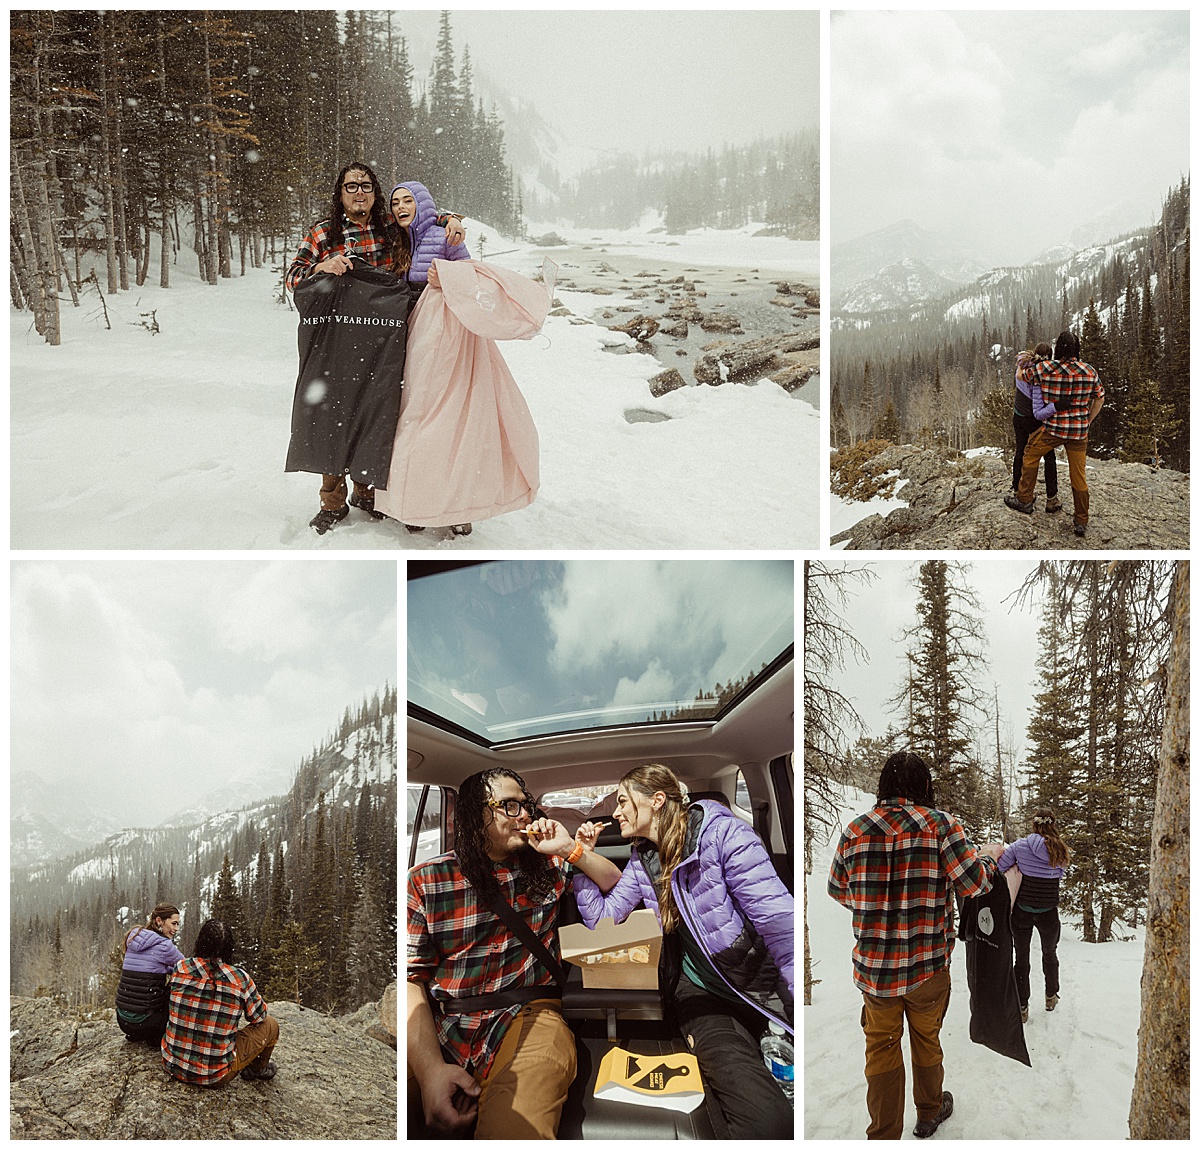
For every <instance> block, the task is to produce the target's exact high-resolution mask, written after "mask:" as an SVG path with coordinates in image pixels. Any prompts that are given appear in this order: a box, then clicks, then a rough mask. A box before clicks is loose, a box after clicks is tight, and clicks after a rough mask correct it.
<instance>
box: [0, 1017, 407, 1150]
mask: <svg viewBox="0 0 1200 1150" xmlns="http://www.w3.org/2000/svg"><path fill="white" fill-rule="evenodd" d="M11 1001H12V1008H11V1017H10V1026H9V1029H10V1031H11V1032H12V1037H11V1038H10V1040H9V1058H10V1072H9V1077H10V1080H11V1085H10V1090H9V1098H10V1107H9V1113H10V1117H9V1134H10V1137H11V1138H13V1139H24V1138H163V1139H171V1140H172V1141H174V1140H177V1139H180V1138H187V1139H201V1138H221V1139H223V1138H314V1139H315V1138H338V1139H341V1138H381V1139H383V1138H386V1139H389V1140H392V1139H395V1138H396V1136H397V1131H398V1127H397V1122H396V1052H395V1050H394V1049H392V1047H391V1046H389V1045H386V1044H385V1043H384V1042H382V1041H376V1040H375V1039H373V1038H369V1037H367V1036H366V1031H364V1030H363V1029H362V1027H361V1026H360V1025H355V1024H354V1022H352V1021H351V1019H354V1020H358V1019H359V1015H357V1014H356V1015H353V1016H351V1019H343V1020H338V1019H334V1018H329V1017H327V1016H326V1015H323V1014H320V1013H318V1012H316V1011H313V1010H305V1009H304V1008H303V1007H300V1006H297V1005H296V1004H295V1003H294V1002H273V1003H271V1005H270V1012H271V1014H272V1016H273V1017H275V1018H276V1019H277V1020H278V1021H279V1029H280V1037H279V1045H278V1046H277V1047H276V1048H275V1050H276V1053H275V1056H274V1061H275V1063H276V1065H277V1066H278V1073H277V1074H276V1076H275V1078H274V1080H273V1081H271V1082H249V1081H247V1080H246V1079H244V1078H242V1077H241V1076H240V1075H239V1076H238V1077H237V1078H235V1079H234V1080H233V1081H231V1082H229V1083H227V1084H225V1085H224V1086H220V1087H216V1088H205V1087H201V1086H189V1085H187V1084H186V1083H183V1082H179V1081H176V1080H175V1079H174V1078H171V1077H170V1076H169V1075H168V1074H167V1073H166V1072H165V1071H164V1070H163V1067H162V1058H161V1057H160V1055H159V1053H158V1051H157V1050H154V1049H151V1048H150V1047H148V1046H146V1045H145V1044H144V1043H141V1042H127V1041H126V1040H125V1036H124V1035H123V1034H122V1033H121V1031H120V1030H118V1029H117V1024H116V1022H115V1021H114V1019H113V1011H112V1010H103V1011H99V1012H95V1013H93V1014H92V1015H90V1016H88V1017H87V1018H86V1019H83V1020H80V1019H78V1018H77V1017H76V1015H75V1012H73V1011H70V1010H68V1009H67V1008H66V1007H64V1006H62V1005H61V1004H60V1003H59V1002H58V1001H57V1000H55V999H52V998H18V997H15V996H14V997H13V998H12V1000H11ZM361 1013H362V1012H359V1014H361ZM369 1015H370V1022H371V1024H373V1025H375V1024H378V1023H379V1022H380V1020H381V1014H380V1011H379V1009H378V1008H372V1009H371V1011H370V1012H369ZM394 1018H395V1015H394V1000H393V1014H392V1023H391V1025H392V1028H393V1030H394V1027H395V1021H394ZM393 1041H394V1039H393Z"/></svg>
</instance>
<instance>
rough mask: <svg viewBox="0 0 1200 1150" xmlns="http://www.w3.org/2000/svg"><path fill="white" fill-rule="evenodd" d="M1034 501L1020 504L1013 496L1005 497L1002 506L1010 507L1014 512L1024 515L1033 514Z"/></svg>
mask: <svg viewBox="0 0 1200 1150" xmlns="http://www.w3.org/2000/svg"><path fill="white" fill-rule="evenodd" d="M1034 502H1036V501H1035V500H1030V501H1029V502H1028V503H1022V502H1021V501H1020V500H1019V499H1018V498H1017V497H1016V496H1015V495H1006V496H1005V497H1004V505H1005V506H1006V507H1011V508H1012V509H1013V510H1014V511H1021V512H1024V514H1026V515H1032V514H1033V504H1034Z"/></svg>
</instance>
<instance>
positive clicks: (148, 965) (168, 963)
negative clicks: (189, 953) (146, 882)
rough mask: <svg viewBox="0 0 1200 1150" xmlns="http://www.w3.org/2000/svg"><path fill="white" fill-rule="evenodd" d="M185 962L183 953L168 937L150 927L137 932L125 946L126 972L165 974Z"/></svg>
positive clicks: (123, 964)
mask: <svg viewBox="0 0 1200 1150" xmlns="http://www.w3.org/2000/svg"><path fill="white" fill-rule="evenodd" d="M182 961H183V951H181V950H180V949H179V948H178V947H177V946H176V945H175V944H174V943H173V942H172V941H171V940H170V939H169V938H167V937H166V935H162V934H157V933H156V932H155V931H152V930H151V929H150V928H149V927H148V926H147V927H143V928H142V929H141V930H138V931H135V932H134V933H133V934H131V935H130V936H129V941H128V942H127V943H126V944H125V960H124V962H122V963H121V966H122V967H123V968H124V969H125V970H143V971H153V972H155V973H162V974H165V973H167V971H170V970H174V969H175V964H176V963H177V962H182Z"/></svg>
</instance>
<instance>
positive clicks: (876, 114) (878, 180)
mask: <svg viewBox="0 0 1200 1150" xmlns="http://www.w3.org/2000/svg"><path fill="white" fill-rule="evenodd" d="M830 35H831V41H830V50H831V59H832V62H831V77H830V95H831V103H830V149H831V156H830V159H831V171H830V178H831V202H830V211H831V238H832V241H833V242H834V243H837V242H839V241H842V240H848V239H853V238H855V237H857V236H859V235H862V234H864V233H867V232H870V231H874V230H875V229H877V228H882V227H885V226H887V225H888V224H892V223H896V222H898V221H900V220H904V219H912V220H913V221H915V222H916V223H917V224H918V225H920V226H921V227H924V228H927V229H930V230H933V231H937V232H939V233H942V234H944V235H949V236H951V237H954V238H957V239H958V240H960V241H961V243H962V244H963V246H964V247H965V248H966V249H967V250H968V251H969V252H972V253H977V254H978V256H979V258H981V259H983V260H985V261H986V262H992V263H1021V262H1024V261H1026V260H1028V259H1030V258H1032V257H1033V256H1035V255H1037V254H1039V253H1040V252H1042V251H1044V250H1045V249H1046V248H1048V247H1050V246H1051V245H1053V244H1056V243H1062V242H1066V241H1068V240H1069V238H1070V234H1071V232H1072V230H1073V229H1074V228H1075V227H1076V226H1077V225H1080V224H1083V223H1085V222H1086V221H1088V220H1090V219H1092V218H1094V217H1096V216H1099V215H1101V214H1104V213H1107V212H1108V211H1110V210H1111V209H1113V208H1115V207H1117V206H1118V205H1125V209H1124V212H1123V216H1124V217H1125V218H1127V219H1128V221H1129V222H1128V223H1127V224H1125V229H1126V230H1128V229H1130V228H1133V227H1137V226H1145V225H1149V224H1151V223H1153V222H1154V221H1155V219H1156V217H1157V214H1158V211H1159V209H1160V208H1161V205H1162V200H1163V197H1164V196H1165V194H1166V192H1167V191H1168V189H1169V188H1170V187H1171V186H1173V185H1177V184H1178V183H1179V181H1180V178H1181V176H1183V175H1185V174H1186V173H1187V172H1188V170H1189V157H1188V143H1189V125H1188V109H1189V91H1188V69H1189V57H1188V36H1189V31H1188V13H1187V12H981V13H974V12H857V11H856V12H835V13H833V14H832V16H831V24H830ZM1105 238H1108V237H1107V236H1106V237H1105Z"/></svg>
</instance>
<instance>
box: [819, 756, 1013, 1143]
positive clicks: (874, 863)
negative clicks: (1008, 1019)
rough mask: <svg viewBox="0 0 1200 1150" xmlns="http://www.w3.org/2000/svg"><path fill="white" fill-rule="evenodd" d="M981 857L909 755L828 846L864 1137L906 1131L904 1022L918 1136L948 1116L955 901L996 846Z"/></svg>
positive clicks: (891, 766)
mask: <svg viewBox="0 0 1200 1150" xmlns="http://www.w3.org/2000/svg"><path fill="white" fill-rule="evenodd" d="M983 850H984V852H985V853H984V854H983V855H981V854H980V853H979V852H978V851H977V850H976V849H975V847H974V846H972V845H971V842H970V840H969V839H968V838H967V834H966V832H965V831H964V830H963V828H962V827H961V826H960V825H959V824H958V823H957V822H956V821H955V820H954V819H953V818H951V817H950V815H948V814H946V813H945V811H939V810H938V809H937V808H936V806H935V805H934V796H933V778H932V776H931V775H930V773H929V767H928V766H926V764H925V761H924V760H923V759H922V758H921V757H920V756H919V755H914V754H912V753H910V752H907V751H900V752H897V753H896V754H894V755H891V756H890V757H889V758H888V760H887V762H885V763H884V765H883V770H882V771H881V772H880V775H879V790H878V801H877V802H876V804H875V806H874V808H873V809H872V810H870V811H868V812H867V813H866V814H863V815H859V816H858V818H856V819H854V820H853V821H852V822H851V823H850V825H849V826H848V827H846V829H845V831H843V832H842V837H841V840H840V841H839V842H838V847H837V851H836V852H835V853H834V856H833V865H832V866H831V867H830V870H829V893H830V894H831V895H832V896H833V897H834V898H835V899H837V900H838V902H840V903H841V904H842V905H843V906H845V907H848V908H849V909H850V910H851V911H852V912H853V914H854V937H855V945H854V985H855V986H857V987H858V989H859V990H861V991H862V996H863V1012H862V1027H863V1031H864V1032H865V1034H866V1039H867V1068H866V1077H867V1110H868V1112H869V1114H870V1118H871V1122H870V1125H869V1126H868V1127H867V1137H868V1138H899V1137H900V1136H901V1133H902V1131H903V1128H904V1055H903V1053H902V1052H901V1049H900V1039H901V1037H902V1036H903V1033H904V1021H905V1019H907V1020H908V1035H909V1045H910V1047H911V1051H912V1064H913V1100H914V1101H915V1102H916V1106H917V1125H916V1127H915V1128H914V1130H913V1134H915V1135H916V1136H917V1137H918V1138H928V1137H929V1136H930V1135H931V1134H932V1133H933V1132H934V1131H935V1130H936V1129H937V1128H938V1126H940V1125H941V1123H942V1122H944V1121H945V1120H946V1119H947V1118H949V1117H950V1114H951V1112H952V1111H953V1109H954V1098H953V1096H952V1095H951V1093H950V1091H948V1090H943V1089H942V1082H943V1078H944V1074H943V1069H942V1046H941V1041H940V1034H941V1029H942V1019H943V1018H944V1017H945V1014H946V1007H947V1006H948V1005H949V1003H950V954H951V951H952V950H953V949H954V895H955V893H956V892H957V893H958V894H959V895H960V896H962V897H963V898H974V897H975V896H976V895H980V894H984V893H985V892H987V891H989V890H991V887H992V883H993V881H994V880H995V877H996V875H997V873H998V871H997V868H996V856H997V855H999V853H1000V848H999V847H985V848H983Z"/></svg>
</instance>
